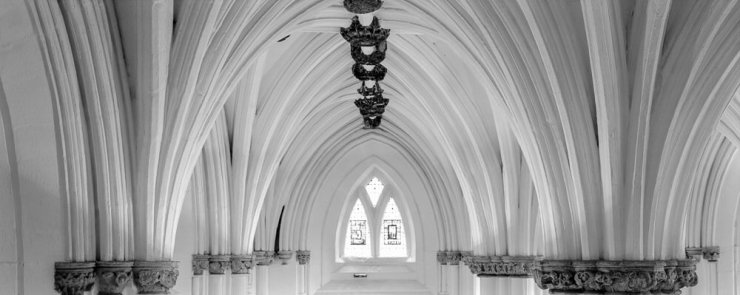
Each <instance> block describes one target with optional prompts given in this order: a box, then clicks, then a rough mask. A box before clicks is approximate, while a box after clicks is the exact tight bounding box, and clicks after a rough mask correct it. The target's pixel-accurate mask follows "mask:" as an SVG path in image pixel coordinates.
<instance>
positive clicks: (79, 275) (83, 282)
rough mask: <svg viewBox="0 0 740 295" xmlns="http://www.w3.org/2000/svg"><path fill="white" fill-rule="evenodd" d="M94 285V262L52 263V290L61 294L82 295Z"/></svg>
mask: <svg viewBox="0 0 740 295" xmlns="http://www.w3.org/2000/svg"><path fill="white" fill-rule="evenodd" d="M93 285H95V262H57V263H54V290H56V291H57V292H59V293H61V294H62V295H82V293H84V292H85V291H90V290H91V289H92V287H93Z"/></svg>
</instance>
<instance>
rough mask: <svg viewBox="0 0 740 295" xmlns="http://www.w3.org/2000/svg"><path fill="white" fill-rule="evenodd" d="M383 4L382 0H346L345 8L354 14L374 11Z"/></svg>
mask: <svg viewBox="0 0 740 295" xmlns="http://www.w3.org/2000/svg"><path fill="white" fill-rule="evenodd" d="M381 6H383V1H382V0H344V8H346V9H347V11H349V12H351V13H354V14H366V13H371V12H374V11H376V10H378V9H380V7H381Z"/></svg>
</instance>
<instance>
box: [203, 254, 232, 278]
mask: <svg viewBox="0 0 740 295" xmlns="http://www.w3.org/2000/svg"><path fill="white" fill-rule="evenodd" d="M229 269H231V255H211V256H210V257H208V272H209V273H210V274H212V275H223V274H225V273H226V271H227V270H229Z"/></svg>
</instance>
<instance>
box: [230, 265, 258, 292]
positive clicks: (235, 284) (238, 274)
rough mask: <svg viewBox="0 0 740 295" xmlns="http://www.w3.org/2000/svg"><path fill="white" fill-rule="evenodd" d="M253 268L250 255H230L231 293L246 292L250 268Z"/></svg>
mask: <svg viewBox="0 0 740 295" xmlns="http://www.w3.org/2000/svg"><path fill="white" fill-rule="evenodd" d="M252 268H254V259H253V258H252V256H251V255H232V256H231V294H232V295H244V294H248V290H249V276H250V274H249V273H250V270H251V269H252Z"/></svg>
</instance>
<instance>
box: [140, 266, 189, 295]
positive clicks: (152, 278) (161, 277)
mask: <svg viewBox="0 0 740 295" xmlns="http://www.w3.org/2000/svg"><path fill="white" fill-rule="evenodd" d="M133 270H134V284H136V288H137V289H138V290H139V294H169V293H170V289H172V287H174V286H175V283H176V282H177V276H178V275H180V272H179V271H178V270H177V261H136V262H134V267H133Z"/></svg>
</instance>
